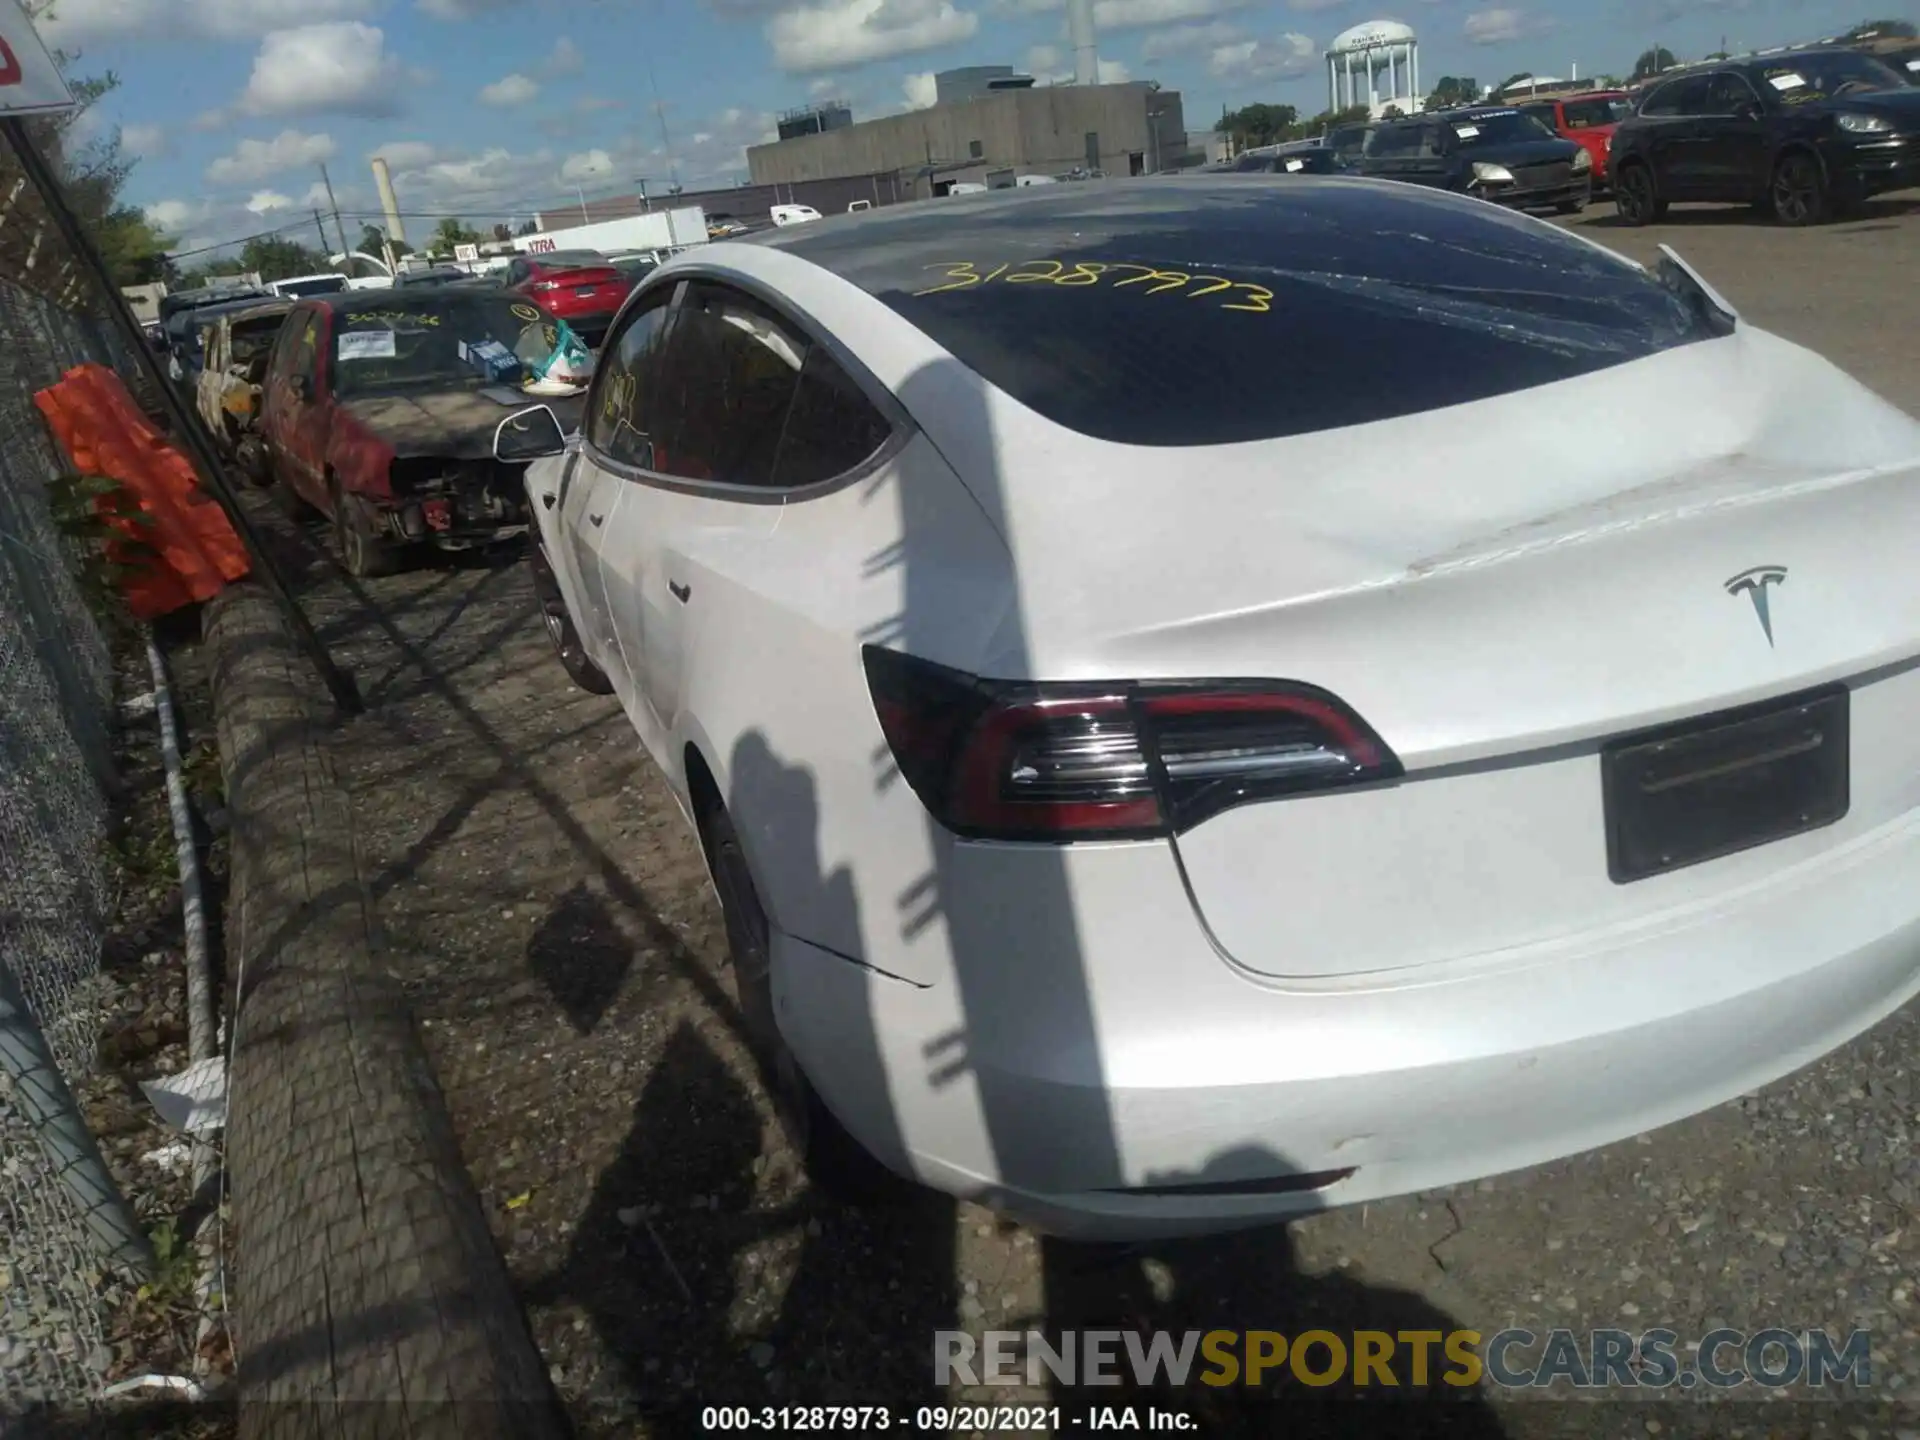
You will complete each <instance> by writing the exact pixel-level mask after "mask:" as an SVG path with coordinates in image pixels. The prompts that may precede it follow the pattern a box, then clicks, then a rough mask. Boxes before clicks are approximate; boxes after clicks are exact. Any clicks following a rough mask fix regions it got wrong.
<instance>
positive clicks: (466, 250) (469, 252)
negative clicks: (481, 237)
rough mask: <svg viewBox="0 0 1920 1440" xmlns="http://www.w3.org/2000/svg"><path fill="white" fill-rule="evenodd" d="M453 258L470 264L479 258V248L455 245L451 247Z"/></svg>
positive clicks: (476, 246)
mask: <svg viewBox="0 0 1920 1440" xmlns="http://www.w3.org/2000/svg"><path fill="white" fill-rule="evenodd" d="M453 258H454V259H456V260H461V261H466V262H469V263H471V262H472V261H475V260H478V259H479V258H480V247H479V246H478V245H456V246H454V247H453Z"/></svg>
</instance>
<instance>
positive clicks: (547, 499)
mask: <svg viewBox="0 0 1920 1440" xmlns="http://www.w3.org/2000/svg"><path fill="white" fill-rule="evenodd" d="M557 498H558V497H557V496H555V495H553V494H551V493H546V492H543V493H542V494H541V496H540V503H541V504H542V505H544V506H546V507H547V509H549V510H551V509H552V508H553V502H554V501H555V500H556V499H557Z"/></svg>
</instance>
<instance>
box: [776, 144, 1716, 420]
mask: <svg viewBox="0 0 1920 1440" xmlns="http://www.w3.org/2000/svg"><path fill="white" fill-rule="evenodd" d="M1061 192H1068V193H1067V194H1065V195H1063V194H1062V193H1061ZM1073 192H1078V193H1073ZM1036 202H1037V203H1036ZM760 243H765V242H760ZM774 243H776V244H779V245H781V246H782V247H783V248H788V249H791V250H792V251H794V252H795V253H796V254H799V255H802V256H803V257H805V258H806V259H808V260H811V261H813V262H814V263H816V264H819V265H822V266H825V267H826V268H828V269H830V270H834V271H837V272H839V273H840V274H842V275H844V276H846V277H847V278H848V279H849V280H851V281H852V282H853V283H855V284H857V285H859V286H860V287H861V288H862V289H864V290H866V291H868V292H869V293H871V294H872V295H874V296H876V297H877V298H878V299H880V300H881V301H882V302H883V303H885V304H886V305H888V306H889V307H891V308H892V309H893V310H895V311H896V312H898V313H899V314H900V315H902V316H904V317H906V318H907V319H908V320H910V321H911V322H912V323H913V324H915V325H916V326H918V327H919V328H920V329H921V330H923V331H924V332H926V334H927V335H928V336H930V337H931V338H932V339H933V340H934V341H935V342H937V343H938V344H939V345H941V346H942V347H944V348H945V349H946V350H948V351H949V352H951V353H952V354H953V355H954V356H955V357H956V358H957V359H958V360H959V361H960V363H961V364H963V365H965V366H967V367H968V368H969V369H971V370H972V371H974V372H975V373H976V374H978V375H980V376H982V377H984V378H985V379H986V380H988V381H989V382H990V383H992V384H993V385H995V386H996V387H998V388H999V389H1001V390H1003V391H1005V392H1006V393H1007V394H1009V395H1011V396H1012V397H1013V398H1014V399H1016V400H1019V401H1021V402H1022V403H1024V404H1026V405H1028V406H1031V407H1032V408H1033V409H1035V410H1037V411H1039V412H1040V413H1041V414H1042V415H1044V416H1046V417H1047V418H1048V419H1050V420H1053V421H1055V422H1057V423H1059V424H1061V425H1065V426H1067V427H1069V428H1071V429H1073V430H1077V431H1079V432H1081V433H1082V434H1086V435H1090V436H1094V437H1097V438H1099V439H1103V440H1112V441H1119V442H1123V443H1127V444H1135V445H1209V444H1225V443H1229V442H1236V441H1251V440H1266V439H1273V438H1277V437H1280V436H1286V435H1299V434H1304V433H1306V432H1309V431H1315V430H1329V429H1334V428H1337V427H1340V426H1346V425H1358V424H1362V423H1364V422H1367V421H1372V420H1385V419H1390V418H1392V417H1395V416H1400V415H1411V414H1417V413H1419V412H1421V411H1426V410H1435V409H1438V408H1440V407H1442V406H1447V405H1458V404H1462V403H1464V402H1467V401H1471V400H1479V399H1484V398H1486V397H1488V396H1493V395H1501V394H1505V393H1508V392H1510V391H1516V390H1524V389H1526V388H1528V387H1530V386H1535V385H1544V384H1546V383H1548V382H1549V381H1554V380H1564V379H1568V378H1570V377H1573V376H1577V375H1584V374H1588V373H1590V372H1592V371H1595V370H1602V369H1605V368H1607V367H1608V366H1612V365H1619V364H1623V363H1625V362H1627V361H1630V360H1636V359H1639V358H1641V357H1642V356H1646V355H1651V354H1653V353H1655V352H1657V351H1661V350H1666V349H1670V348H1672V347H1674V346H1678V345H1683V344H1686V343H1688V342H1690V341H1693V340H1698V339H1704V338H1707V337H1709V336H1711V335H1714V334H1717V333H1721V331H1720V330H1719V329H1717V328H1716V322H1715V321H1714V319H1713V318H1712V316H1711V315H1709V314H1707V313H1706V312H1704V311H1702V310H1701V309H1699V308H1697V307H1694V306H1692V305H1690V304H1689V303H1688V302H1687V300H1686V299H1685V298H1684V297H1682V296H1680V295H1677V294H1675V293H1674V292H1672V291H1669V290H1668V289H1667V288H1666V287H1665V286H1663V285H1662V284H1660V283H1659V282H1658V281H1657V280H1655V279H1654V278H1653V277H1652V276H1651V275H1650V274H1648V273H1647V272H1645V271H1642V270H1640V269H1638V268H1637V267H1634V266H1631V265H1629V264H1627V263H1626V262H1625V261H1623V260H1619V259H1617V258H1615V257H1613V256H1611V255H1608V254H1606V253H1605V252H1603V251H1600V250H1598V249H1596V248H1595V247H1593V246H1591V245H1588V244H1586V243H1585V242H1583V241H1580V240H1577V239H1575V238H1573V237H1571V236H1569V235H1566V234H1563V233H1561V232H1559V231H1557V230H1555V229H1553V228H1551V227H1549V226H1545V225H1542V224H1540V223H1539V222H1537V221H1533V220H1529V219H1526V218H1524V217H1518V216H1513V215H1510V214H1508V213H1506V212H1504V211H1501V210H1499V209H1497V208H1495V207H1494V206H1491V205H1486V204H1484V203H1482V202H1478V201H1467V200H1462V199H1459V198H1456V197H1451V196H1445V195H1440V194H1435V193H1432V192H1428V191H1425V190H1423V189H1420V188H1416V187H1414V186H1401V185H1389V184H1385V183H1382V184H1378V185H1375V184H1356V183H1354V182H1351V181H1345V180H1340V179H1324V180H1321V179H1308V178H1305V177H1297V178H1295V179H1294V180H1292V181H1289V182H1287V183H1285V184H1274V185H1257V184H1256V185H1249V184H1247V182H1245V181H1240V182H1235V181H1231V180H1226V181H1221V180H1211V179H1199V178H1195V179H1191V180H1160V181H1155V182H1151V183H1148V182H1141V183H1139V184H1135V185H1121V186H1116V187H1114V189H1113V191H1112V192H1111V193H1110V195H1108V196H1106V197H1101V196H1099V195H1098V193H1097V192H1095V193H1094V194H1087V193H1086V191H1085V190H1083V189H1082V187H1072V191H1071V192H1069V191H1068V187H1065V186H1062V187H1058V190H1049V191H1046V192H1044V193H1042V192H1023V193H1021V194H1020V195H1018V196H1008V197H1006V198H1004V199H1002V200H1000V201H999V202H997V203H995V204H991V205H983V206H979V207H978V208H975V209H974V210H973V211H972V213H971V214H961V213H952V212H949V213H945V214H932V213H926V212H921V213H917V214H916V213H913V212H910V211H907V210H906V209H905V207H901V209H900V210H899V211H898V212H891V211H886V210H882V211H877V212H875V214H874V216H872V217H870V223H869V224H868V225H866V226H862V227H857V228H848V229H837V227H834V228H830V227H822V228H821V229H819V230H816V231H813V232H811V233H798V234H783V235H781V236H779V237H778V238H777V239H776V240H775V242H774ZM907 398H908V401H909V405H911V397H907ZM1568 423H1569V424H1574V423H1577V422H1575V421H1573V420H1572V419H1569V422H1568Z"/></svg>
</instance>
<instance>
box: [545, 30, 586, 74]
mask: <svg viewBox="0 0 1920 1440" xmlns="http://www.w3.org/2000/svg"><path fill="white" fill-rule="evenodd" d="M586 68H587V62H586V58H585V57H584V56H583V55H581V53H580V47H579V46H578V45H575V44H574V43H573V41H571V40H569V39H568V38H567V37H566V36H564V35H562V36H561V37H560V38H559V39H558V40H556V41H554V42H553V50H552V51H551V52H550V53H549V54H548V56H547V58H546V59H544V60H542V61H541V62H540V65H539V68H538V69H536V70H535V71H534V72H533V73H534V75H535V76H536V77H537V78H539V79H541V80H562V79H565V78H566V77H567V76H569V75H578V74H579V73H580V72H581V71H582V70H584V69H586Z"/></svg>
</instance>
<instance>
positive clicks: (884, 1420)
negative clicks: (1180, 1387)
mask: <svg viewBox="0 0 1920 1440" xmlns="http://www.w3.org/2000/svg"><path fill="white" fill-rule="evenodd" d="M700 1428H701V1429H702V1430H703V1431H707V1432H710V1433H711V1432H715V1431H726V1430H732V1431H771V1430H793V1431H830V1430H848V1431H852V1430H906V1431H911V1432H914V1433H917V1434H933V1435H979V1434H1005V1435H1017V1434H1041V1435H1057V1434H1059V1433H1061V1432H1062V1431H1067V1430H1085V1431H1088V1432H1097V1431H1109V1430H1125V1431H1155V1432H1158V1433H1160V1434H1168V1435H1171V1434H1180V1433H1183V1432H1185V1433H1191V1432H1194V1431H1196V1430H1198V1428H1199V1422H1198V1421H1196V1420H1195V1419H1194V1418H1193V1416H1191V1415H1189V1414H1187V1413H1186V1412H1185V1411H1182V1410H1168V1409H1163V1408H1161V1407H1159V1406H1153V1405H1103V1406H1098V1407H1096V1408H1094V1409H1092V1410H1088V1411H1085V1412H1080V1413H1067V1412H1064V1411H1062V1410H1061V1409H1060V1407H1059V1406H1057V1405H921V1406H919V1407H917V1408H916V1409H913V1410H907V1409H904V1408H903V1409H897V1410H896V1409H895V1408H893V1407H892V1406H890V1405H758V1406H755V1405H708V1406H706V1407H704V1408H703V1409H702V1410H701V1412H700Z"/></svg>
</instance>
